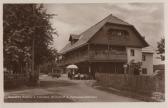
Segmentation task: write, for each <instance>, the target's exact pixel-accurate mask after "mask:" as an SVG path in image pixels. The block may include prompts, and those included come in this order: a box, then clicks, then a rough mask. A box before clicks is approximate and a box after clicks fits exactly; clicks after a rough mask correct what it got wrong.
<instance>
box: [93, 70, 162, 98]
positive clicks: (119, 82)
mask: <svg viewBox="0 0 168 108" xmlns="http://www.w3.org/2000/svg"><path fill="white" fill-rule="evenodd" d="M95 76H96V79H97V80H98V81H99V82H100V83H102V84H104V85H107V86H111V87H113V88H116V89H120V90H128V91H132V92H137V93H140V94H145V95H149V96H150V95H152V93H153V92H162V93H164V92H165V84H164V83H165V81H164V78H159V77H158V76H140V75H124V74H109V73H96V75H95Z"/></svg>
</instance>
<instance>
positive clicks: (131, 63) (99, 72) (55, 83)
mask: <svg viewBox="0 0 168 108" xmlns="http://www.w3.org/2000/svg"><path fill="white" fill-rule="evenodd" d="M2 22H3V30H2V32H3V61H2V62H3V72H2V73H3V87H2V88H3V93H4V97H3V101H4V103H79V102H82V103H84V102H87V103H89V102H102V103H104V102H111V103H113V102H157V103H161V102H165V101H166V99H165V34H164V3H145V2H144V3H143V2H142V3H136V2H134V3H3V20H2Z"/></svg>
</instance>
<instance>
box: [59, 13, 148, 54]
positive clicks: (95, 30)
mask: <svg viewBox="0 0 168 108" xmlns="http://www.w3.org/2000/svg"><path fill="white" fill-rule="evenodd" d="M106 23H111V24H114V25H119V26H123V27H131V28H132V29H133V31H135V34H137V35H135V36H137V38H139V39H137V38H136V39H134V38H132V40H131V41H120V40H116V42H115V41H111V43H110V44H112V45H132V46H134V47H135V46H137V47H144V46H148V44H147V43H146V41H145V40H144V39H142V37H141V36H140V34H139V33H138V32H137V31H136V29H135V28H134V27H133V26H132V25H130V24H129V23H127V22H125V21H123V20H121V19H119V18H117V17H115V16H113V15H112V14H111V15H109V16H107V17H106V18H104V19H103V20H101V21H100V22H98V23H96V24H95V25H93V26H91V27H90V28H88V29H87V30H86V31H84V32H82V33H81V34H79V35H78V36H77V37H78V40H77V41H76V42H75V43H74V44H71V43H68V45H66V46H65V47H64V48H63V49H62V50H61V51H60V52H59V53H62V54H63V53H66V52H68V51H72V50H74V49H76V48H79V47H82V46H84V45H86V44H87V43H88V42H90V40H91V41H92V42H93V43H100V44H107V39H105V38H104V37H102V35H103V36H104V34H102V33H103V32H102V31H101V30H102V28H103V27H104V25H105V24H106ZM98 35H101V37H100V36H98ZM95 36H96V37H97V39H96V40H95ZM98 37H99V38H98ZM70 38H76V36H75V37H73V36H72V37H70ZM70 38H69V40H71V39H70ZM133 40H134V41H135V42H133ZM129 42H130V43H129Z"/></svg>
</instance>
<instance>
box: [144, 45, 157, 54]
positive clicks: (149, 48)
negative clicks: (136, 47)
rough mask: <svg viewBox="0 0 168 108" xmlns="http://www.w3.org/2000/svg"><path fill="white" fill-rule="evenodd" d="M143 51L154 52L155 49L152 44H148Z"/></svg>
mask: <svg viewBox="0 0 168 108" xmlns="http://www.w3.org/2000/svg"><path fill="white" fill-rule="evenodd" d="M142 52H143V53H154V49H153V48H152V46H148V47H145V48H142Z"/></svg>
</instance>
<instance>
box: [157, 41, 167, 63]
mask: <svg viewBox="0 0 168 108" xmlns="http://www.w3.org/2000/svg"><path fill="white" fill-rule="evenodd" d="M157 54H159V55H160V59H161V60H165V39H164V38H162V39H161V40H160V41H159V42H158V43H157Z"/></svg>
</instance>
